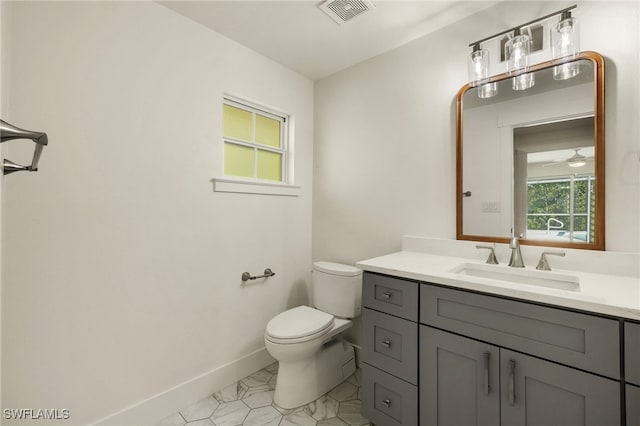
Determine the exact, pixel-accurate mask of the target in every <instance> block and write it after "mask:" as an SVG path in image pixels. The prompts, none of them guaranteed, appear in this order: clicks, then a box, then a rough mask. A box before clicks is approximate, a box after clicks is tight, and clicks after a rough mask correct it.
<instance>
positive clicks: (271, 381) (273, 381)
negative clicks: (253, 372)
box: [267, 374, 278, 389]
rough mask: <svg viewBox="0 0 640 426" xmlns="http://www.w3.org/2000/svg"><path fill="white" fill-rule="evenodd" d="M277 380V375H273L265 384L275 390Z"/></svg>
mask: <svg viewBox="0 0 640 426" xmlns="http://www.w3.org/2000/svg"><path fill="white" fill-rule="evenodd" d="M277 380H278V375H277V374H274V375H273V376H271V378H270V379H269V381H268V382H267V384H268V385H269V386H271V388H272V389H275V388H276V382H277Z"/></svg>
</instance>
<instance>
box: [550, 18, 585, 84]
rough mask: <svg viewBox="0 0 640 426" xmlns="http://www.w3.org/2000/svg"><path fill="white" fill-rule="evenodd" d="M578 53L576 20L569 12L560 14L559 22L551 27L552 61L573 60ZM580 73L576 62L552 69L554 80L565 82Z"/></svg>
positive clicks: (578, 39) (578, 40)
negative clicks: (560, 59)
mask: <svg viewBox="0 0 640 426" xmlns="http://www.w3.org/2000/svg"><path fill="white" fill-rule="evenodd" d="M578 53H580V37H579V27H578V20H577V19H576V18H573V17H572V16H571V11H569V10H567V11H564V12H562V16H561V18H560V22H558V23H557V24H555V25H554V26H553V27H551V55H552V58H553V59H558V58H568V59H574V58H575V57H576V56H577V55H578ZM579 73H580V65H579V63H578V62H571V63H566V64H562V65H557V66H555V67H554V68H553V78H554V79H555V80H567V79H570V78H572V77H575V76H576V75H578V74H579Z"/></svg>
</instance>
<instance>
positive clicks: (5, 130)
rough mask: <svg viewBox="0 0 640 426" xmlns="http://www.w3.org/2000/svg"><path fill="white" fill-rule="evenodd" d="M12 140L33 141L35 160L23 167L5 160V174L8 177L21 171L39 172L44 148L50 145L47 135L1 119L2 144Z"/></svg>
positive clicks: (0, 139)
mask: <svg viewBox="0 0 640 426" xmlns="http://www.w3.org/2000/svg"><path fill="white" fill-rule="evenodd" d="M12 139H31V140H32V141H33V142H35V144H36V147H35V149H34V151H33V160H31V164H30V165H28V166H23V165H21V164H17V163H14V162H13V161H11V160H7V159H5V160H4V161H3V162H2V167H3V174H5V175H8V174H10V173H13V172H20V171H27V172H37V171H38V161H40V154H41V153H42V148H44V147H45V146H46V145H47V144H48V143H49V138H48V137H47V134H46V133H43V132H34V131H31V130H25V129H21V128H19V127H16V126H14V125H13V124H9V123H7V122H6V121H4V120H2V119H0V143H3V142H6V141H10V140H12Z"/></svg>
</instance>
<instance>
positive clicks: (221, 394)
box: [213, 382, 247, 402]
mask: <svg viewBox="0 0 640 426" xmlns="http://www.w3.org/2000/svg"><path fill="white" fill-rule="evenodd" d="M246 392H247V387H246V386H245V385H244V384H243V383H242V382H237V383H234V384H232V385H229V386H227V387H226V388H224V389H222V390H220V391H218V392H216V393H214V394H213V397H214V398H215V399H217V400H218V401H219V402H231V401H237V400H239V399H242V397H243V396H244V394H245V393H246Z"/></svg>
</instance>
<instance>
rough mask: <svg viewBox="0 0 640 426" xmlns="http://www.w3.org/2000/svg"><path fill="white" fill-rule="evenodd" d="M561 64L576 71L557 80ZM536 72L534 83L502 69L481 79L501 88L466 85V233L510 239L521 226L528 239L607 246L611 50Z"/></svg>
mask: <svg viewBox="0 0 640 426" xmlns="http://www.w3.org/2000/svg"><path fill="white" fill-rule="evenodd" d="M561 68H562V69H564V68H570V71H572V72H568V73H566V75H573V77H571V78H568V79H566V80H555V79H554V78H553V75H554V69H555V70H556V74H560V73H558V72H557V71H558V70H559V69H561ZM576 70H578V71H579V72H578V73H577V75H574V74H575V72H573V71H576ZM530 72H531V73H533V75H534V78H535V85H534V86H533V87H532V88H530V89H528V90H521V91H516V90H512V81H513V77H509V76H507V75H506V74H501V75H498V76H495V77H492V78H490V79H488V80H487V81H485V82H482V83H484V84H489V83H495V84H497V88H498V91H497V94H496V95H495V96H492V97H490V98H480V97H479V96H478V91H479V89H480V88H481V86H478V87H471V86H469V85H465V86H463V87H462V89H460V91H459V92H458V96H457V127H456V130H457V159H456V161H457V182H456V190H457V194H456V200H457V218H456V222H457V223H456V228H457V231H456V232H457V238H458V239H459V240H474V241H488V242H501V243H507V242H508V241H509V236H510V235H511V233H512V229H513V230H514V231H515V233H516V235H520V234H522V235H523V239H522V244H529V245H541V246H551V247H567V248H582V249H592V250H604V249H605V238H604V237H605V230H604V225H605V221H604V212H605V208H604V207H605V206H604V200H605V198H604V177H605V176H604V59H603V58H602V56H601V55H599V54H598V53H595V52H583V53H581V54H580V55H579V56H578V57H577V58H575V59H572V60H554V61H548V62H544V63H541V64H538V65H535V66H532V67H530Z"/></svg>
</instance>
